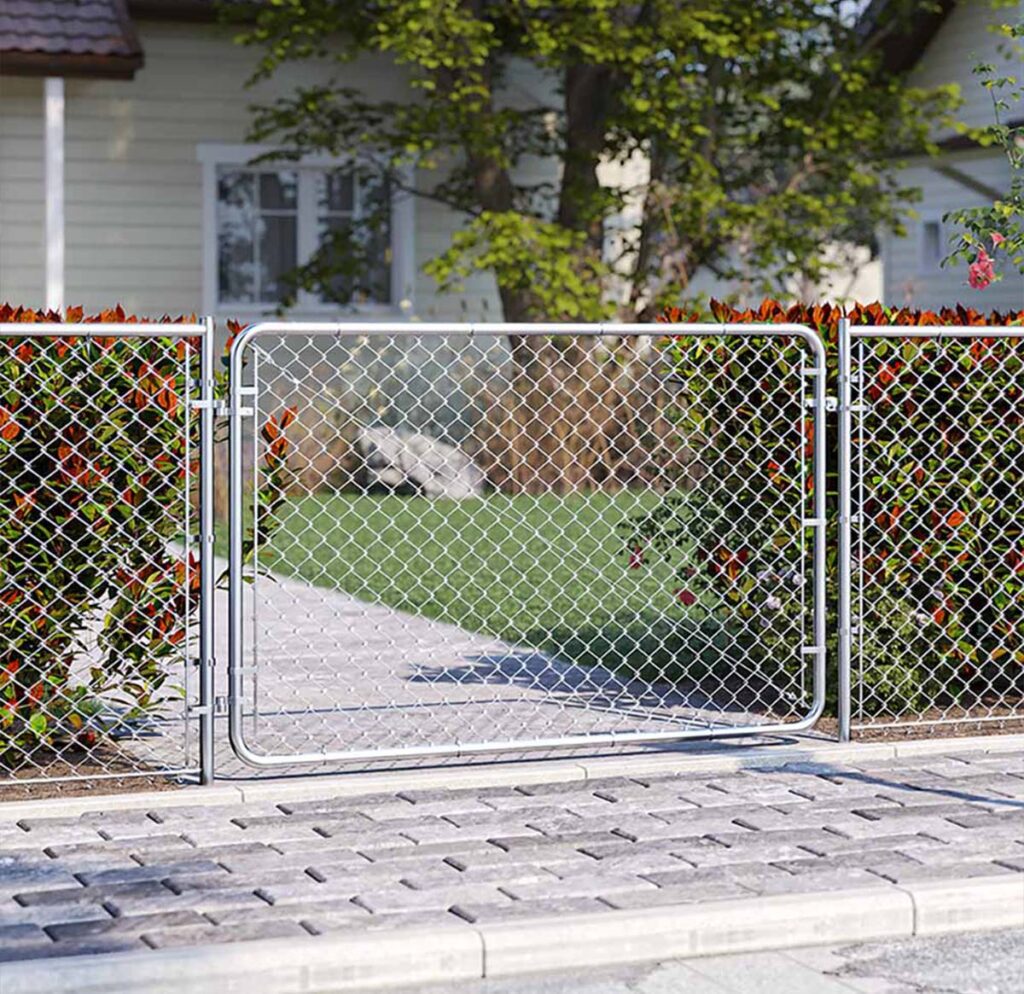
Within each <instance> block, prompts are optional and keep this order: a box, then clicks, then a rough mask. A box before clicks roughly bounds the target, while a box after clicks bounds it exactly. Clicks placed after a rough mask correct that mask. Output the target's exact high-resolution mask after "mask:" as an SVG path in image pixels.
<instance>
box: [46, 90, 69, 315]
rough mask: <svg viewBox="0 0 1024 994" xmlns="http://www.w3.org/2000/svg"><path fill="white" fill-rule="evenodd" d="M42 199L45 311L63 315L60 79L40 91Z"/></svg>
mask: <svg viewBox="0 0 1024 994" xmlns="http://www.w3.org/2000/svg"><path fill="white" fill-rule="evenodd" d="M43 105H44V110H45V126H44V128H45V130H44V138H43V143H44V153H43V154H44V168H43V175H44V191H45V197H46V240H45V250H46V309H47V310H50V311H56V312H57V313H59V314H60V315H61V316H63V314H64V79H63V77H60V76H48V77H47V78H46V81H45V85H44V90H43Z"/></svg>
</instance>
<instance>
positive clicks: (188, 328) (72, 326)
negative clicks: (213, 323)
mask: <svg viewBox="0 0 1024 994" xmlns="http://www.w3.org/2000/svg"><path fill="white" fill-rule="evenodd" d="M206 330H207V325H206V324H200V323H198V322H189V323H187V324H185V323H175V324H172V323H171V322H163V323H161V322H159V321H153V322H150V323H147V324H130V323H128V322H122V323H115V322H111V323H110V324H78V323H74V322H69V323H67V324H64V323H62V322H60V321H45V322H43V321H41V322H38V323H36V324H29V323H24V324H22V323H20V322H17V321H5V322H0V336H2V335H25V336H34V337H36V338H50V337H53V336H55V335H56V336H63V337H65V338H167V337H172V338H177V337H181V338H186V337H192V336H194V335H202V334H205V333H206Z"/></svg>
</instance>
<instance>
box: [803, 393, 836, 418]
mask: <svg viewBox="0 0 1024 994" xmlns="http://www.w3.org/2000/svg"><path fill="white" fill-rule="evenodd" d="M817 406H818V404H817V401H816V400H815V399H814V398H813V397H808V398H807V399H806V400H805V401H804V407H810V408H815V407H817ZM825 410H826V411H828V412H829V413H830V414H832V413H834V412H835V411H838V410H839V398H838V397H826V398H825Z"/></svg>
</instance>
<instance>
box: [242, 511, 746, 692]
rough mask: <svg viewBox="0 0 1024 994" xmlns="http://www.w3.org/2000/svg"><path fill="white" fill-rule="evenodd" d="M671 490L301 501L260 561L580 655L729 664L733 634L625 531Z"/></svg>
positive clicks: (623, 666)
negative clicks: (692, 603)
mask: <svg viewBox="0 0 1024 994" xmlns="http://www.w3.org/2000/svg"><path fill="white" fill-rule="evenodd" d="M658 500H659V497H658V495H656V494H653V493H650V492H645V493H634V492H622V493H619V494H604V493H596V494H580V495H573V496H569V497H558V496H554V495H544V496H525V495H520V496H508V495H504V494H492V495H489V496H487V497H485V498H480V499H473V500H463V501H450V500H428V499H425V498H417V497H398V496H371V495H338V496H330V497H325V496H314V497H307V498H300V499H296V500H295V501H294V502H293V503H292V504H291V505H290V506H289V508H288V510H287V511H286V513H285V515H284V520H283V523H282V526H281V528H280V530H279V531H278V532H277V533H276V534H275V536H274V538H273V541H272V542H271V543H270V545H269V546H268V547H267V548H266V549H265V550H263V551H262V552H261V556H260V564H261V566H262V567H263V568H266V569H271V570H274V571H275V572H278V573H281V574H285V575H291V576H299V577H302V578H303V579H306V580H308V581H309V582H311V583H314V584H316V585H319V586H328V587H333V588H336V589H339V590H343V591H346V592H347V593H350V594H353V595H354V596H356V597H358V598H360V599H363V600H366V601H374V602H379V603H384V604H388V605H390V606H392V607H395V608H398V609H400V610H402V611H408V612H412V613H415V614H419V615H425V616H427V617H430V618H435V619H440V620H442V621H447V622H450V623H452V624H455V625H458V626H459V627H461V628H464V629H468V630H470V631H474V632H483V633H487V634H490V635H495V636H498V637H500V638H502V639H505V640H507V641H509V642H513V643H516V644H528V645H532V646H534V647H536V648H540V649H544V650H547V651H549V652H552V653H555V654H557V655H559V656H560V657H561V658H563V659H566V660H570V659H571V660H575V661H577V662H580V663H583V664H586V665H592V664H594V663H603V664H605V665H607V666H610V667H612V668H615V669H620V670H629V671H632V672H639V673H643V674H644V675H646V676H650V677H654V676H657V675H659V674H660V673H661V672H662V671H665V670H671V671H673V672H674V673H676V674H678V672H679V669H680V667H682V668H684V669H685V670H686V672H687V673H688V674H689V675H691V676H697V675H698V671H701V670H703V669H704V667H705V665H709V664H710V665H713V664H714V663H715V662H719V663H720V662H721V661H722V652H723V647H724V644H725V642H726V641H728V640H727V639H726V638H725V633H724V632H721V631H717V630H716V626H715V625H714V624H713V623H710V622H708V621H707V620H705V621H704V622H697V621H695V620H693V619H691V618H688V617H687V612H686V609H685V608H684V607H682V606H681V605H680V604H678V603H677V602H676V601H675V599H674V597H673V594H672V592H673V590H674V589H675V588H676V587H677V586H678V583H677V581H676V579H675V577H674V575H673V571H672V569H671V567H670V566H669V565H668V564H667V563H664V562H654V563H650V564H648V565H645V566H644V568H643V569H634V570H631V569H629V568H628V549H627V547H626V534H625V532H624V531H623V530H622V529H621V528H619V525H620V524H622V523H624V522H626V521H628V520H629V519H630V518H631V517H633V516H634V515H636V514H637V513H638V512H639V511H640V510H642V509H644V508H648V509H649V508H650V507H652V506H654V504H655V503H656V502H657V501H658Z"/></svg>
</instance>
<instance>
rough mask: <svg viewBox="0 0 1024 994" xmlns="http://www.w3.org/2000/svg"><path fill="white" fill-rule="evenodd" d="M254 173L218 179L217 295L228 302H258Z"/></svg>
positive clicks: (228, 173) (233, 172) (227, 174)
mask: <svg viewBox="0 0 1024 994" xmlns="http://www.w3.org/2000/svg"><path fill="white" fill-rule="evenodd" d="M254 192H255V191H254V188H253V177H252V173H245V172H241V171H239V170H231V171H225V172H221V173H220V175H219V176H218V180H217V295H218V299H219V300H222V301H224V302H225V303H246V302H251V301H254V300H255V299H256V290H255V287H256V267H255V263H254V259H253V248H254V244H253V243H254V239H253V230H254V222H255V219H256V205H255V202H254Z"/></svg>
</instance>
